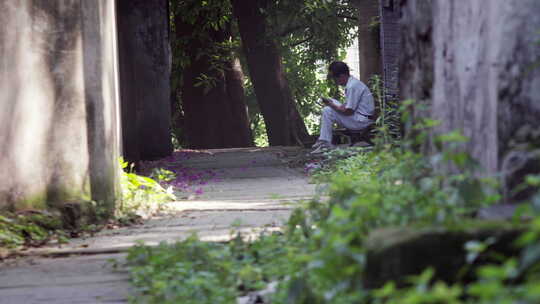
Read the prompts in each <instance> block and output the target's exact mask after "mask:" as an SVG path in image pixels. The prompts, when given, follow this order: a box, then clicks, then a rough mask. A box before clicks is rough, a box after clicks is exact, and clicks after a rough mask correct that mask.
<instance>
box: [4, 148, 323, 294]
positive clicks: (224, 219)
mask: <svg viewBox="0 0 540 304" xmlns="http://www.w3.org/2000/svg"><path fill="white" fill-rule="evenodd" d="M302 153H305V152H304V151H303V150H301V149H299V148H289V147H282V148H265V149H260V148H245V149H227V150H207V151H201V152H194V151H193V152H191V153H188V154H186V155H188V156H189V157H185V158H182V159H171V162H179V163H180V164H181V165H182V166H183V167H186V168H187V169H188V170H189V171H190V173H191V174H201V175H202V174H204V173H207V172H216V171H217V172H218V174H216V175H217V176H218V178H216V179H214V180H211V181H208V182H205V183H201V184H199V185H197V187H196V188H194V189H195V190H194V192H193V193H190V192H189V191H187V193H186V192H183V193H179V196H182V197H183V198H184V199H183V200H180V201H177V202H173V203H170V204H169V205H168V208H167V211H166V212H165V213H163V214H161V215H160V216H158V217H154V218H152V219H150V220H148V221H147V222H146V223H145V224H144V225H140V226H136V227H129V228H121V229H114V230H104V231H102V232H100V233H99V234H97V235H96V236H94V237H91V238H87V239H76V240H73V241H72V242H71V243H70V244H67V245H63V246H62V247H47V248H40V249H37V250H34V251H32V252H31V254H32V255H33V256H31V257H26V258H23V259H20V260H18V261H9V262H8V263H7V264H4V265H0V303H124V302H126V301H127V296H128V294H129V291H128V285H129V284H128V281H127V279H128V277H127V273H125V272H121V271H114V270H113V269H111V266H110V265H109V263H108V262H107V261H108V260H109V259H111V258H112V259H122V258H123V256H124V254H123V253H122V252H124V251H125V250H126V249H128V248H129V247H131V246H133V245H134V244H135V243H136V242H138V241H143V242H144V243H145V244H148V245H155V244H158V243H159V242H163V241H165V242H174V241H177V240H181V239H185V238H186V237H188V236H190V235H191V234H193V233H197V234H198V235H199V237H200V238H201V239H202V240H206V241H226V240H228V239H230V238H231V236H232V234H231V231H232V230H235V231H240V232H242V233H244V234H246V235H247V234H249V233H256V232H257V231H260V230H262V229H269V230H272V229H278V228H279V227H280V226H281V225H282V224H283V223H284V222H285V221H286V219H287V218H288V215H289V214H290V210H291V209H292V208H294V206H295V205H297V204H298V202H299V201H300V200H302V199H309V198H311V197H313V195H314V194H315V186H314V185H311V184H308V181H307V178H306V177H305V176H304V175H303V174H302V173H301V172H300V171H299V170H295V169H291V168H288V167H287V165H286V163H287V161H288V160H291V159H294V158H295V157H297V156H298V155H302ZM192 189H193V188H192ZM44 256H48V257H44Z"/></svg>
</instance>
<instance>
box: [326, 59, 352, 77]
mask: <svg viewBox="0 0 540 304" xmlns="http://www.w3.org/2000/svg"><path fill="white" fill-rule="evenodd" d="M349 73H350V72H349V67H348V66H347V64H346V63H345V62H343V61H334V62H332V63H330V66H329V67H328V74H329V76H331V77H333V78H336V77H339V75H341V74H347V75H350V74H349Z"/></svg>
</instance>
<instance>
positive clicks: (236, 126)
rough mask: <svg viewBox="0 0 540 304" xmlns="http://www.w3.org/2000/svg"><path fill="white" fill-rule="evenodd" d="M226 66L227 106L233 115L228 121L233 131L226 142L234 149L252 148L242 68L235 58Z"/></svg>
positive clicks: (251, 134)
mask: <svg viewBox="0 0 540 304" xmlns="http://www.w3.org/2000/svg"><path fill="white" fill-rule="evenodd" d="M227 65H228V66H227V69H226V70H225V81H226V88H227V97H228V100H229V106H230V107H231V111H232V113H233V117H232V119H231V121H230V123H231V125H232V129H233V131H232V132H231V133H230V134H229V135H230V136H229V139H228V141H229V142H230V143H231V144H232V145H233V146H234V147H251V146H254V142H253V133H252V132H251V126H250V125H249V116H248V111H247V110H248V109H247V106H246V103H247V102H246V94H245V92H244V73H243V72H242V66H241V65H240V61H239V60H238V59H237V58H236V59H233V60H232V61H230V62H228V63H227Z"/></svg>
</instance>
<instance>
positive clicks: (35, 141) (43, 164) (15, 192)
mask: <svg viewBox="0 0 540 304" xmlns="http://www.w3.org/2000/svg"><path fill="white" fill-rule="evenodd" d="M0 20H2V22H3V26H2V27H1V28H0V62H1V64H0V79H1V81H0V150H1V152H0V168H1V170H0V181H1V182H0V209H4V210H6V209H8V210H20V209H27V208H33V209H44V208H50V207H61V206H62V205H63V204H65V203H67V202H69V203H73V202H82V201H89V200H94V201H97V202H101V203H102V205H103V206H104V207H105V208H107V209H111V208H112V206H113V204H114V201H115V200H116V199H117V195H116V194H117V192H118V176H117V175H118V165H117V158H118V155H119V153H118V151H119V144H118V138H119V135H118V134H119V126H118V120H119V119H118V82H117V55H116V53H117V51H116V16H115V1H85V0H66V1H37V0H36V1H11V0H0Z"/></svg>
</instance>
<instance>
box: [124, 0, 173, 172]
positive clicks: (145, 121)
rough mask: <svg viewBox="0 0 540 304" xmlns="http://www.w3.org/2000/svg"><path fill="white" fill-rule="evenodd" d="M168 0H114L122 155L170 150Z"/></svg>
mask: <svg viewBox="0 0 540 304" xmlns="http://www.w3.org/2000/svg"><path fill="white" fill-rule="evenodd" d="M167 3H168V2H167V0H159V1H158V0H155V1H146V0H118V1H117V11H118V28H119V33H118V52H119V57H120V69H119V74H120V82H121V86H120V88H121V94H120V96H121V100H122V135H123V136H122V137H123V155H124V158H126V159H127V160H128V161H129V162H137V161H138V160H150V159H156V158H160V157H164V156H167V155H170V154H171V152H172V142H171V110H170V91H171V90H170V75H171V61H170V56H171V51H170V45H169V23H168V7H167Z"/></svg>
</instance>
